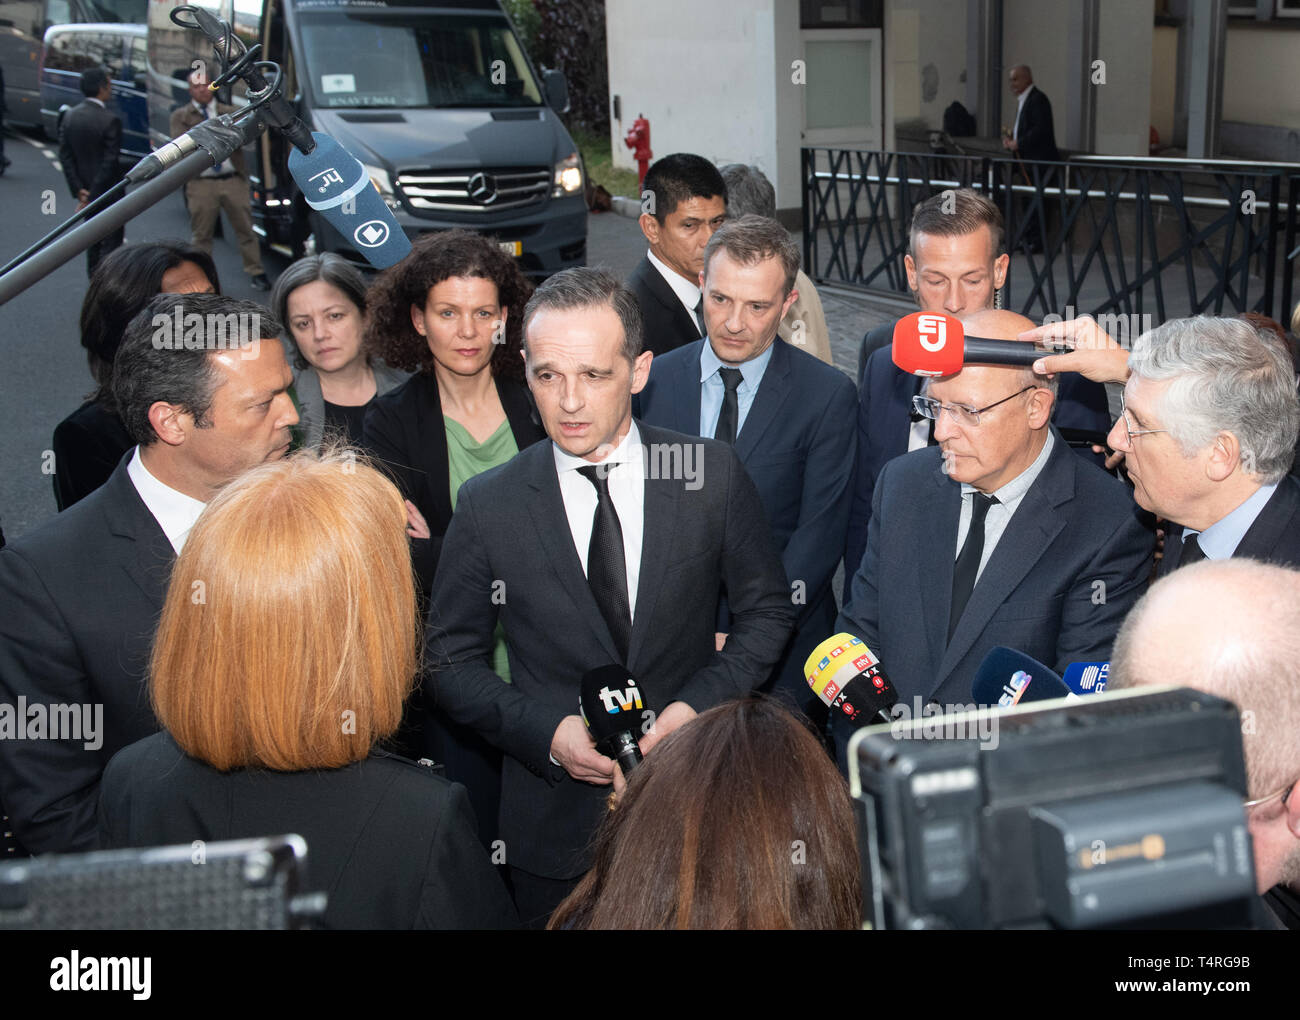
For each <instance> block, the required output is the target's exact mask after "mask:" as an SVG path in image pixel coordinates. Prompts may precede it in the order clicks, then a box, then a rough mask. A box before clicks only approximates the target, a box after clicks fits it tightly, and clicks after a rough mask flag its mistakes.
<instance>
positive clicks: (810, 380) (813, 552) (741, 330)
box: [638, 216, 857, 714]
mask: <svg viewBox="0 0 1300 1020" xmlns="http://www.w3.org/2000/svg"><path fill="white" fill-rule="evenodd" d="M798 269H799V248H798V246H797V245H796V244H795V243H794V242H793V241H792V240H791V239H790V235H789V234H788V233H786V231H785V229H784V228H783V227H782V226H781V225H780V224H779V223H777V222H776V221H775V220H770V219H765V218H763V217H760V216H745V217H743V218H742V219H739V220H733V221H729V222H727V223H725V224H723V226H722V227H721V228H719V230H718V231H717V233H715V234H714V235H713V237H712V238H711V239H710V240H709V244H708V247H707V248H706V249H705V252H704V272H703V273H702V274H701V280H700V283H701V287H702V288H703V291H704V318H705V323H706V324H707V326H708V338H707V339H706V340H697V341H695V342H694V343H692V344H688V345H687V346H685V347H679V348H678V349H677V350H675V351H671V352H669V353H668V354H665V355H663V356H662V357H659V358H655V360H654V363H653V364H652V365H651V366H650V379H649V381H648V382H647V383H646V387H645V389H644V390H642V391H641V393H640V394H639V396H638V400H639V404H640V409H641V414H640V420H641V421H643V422H645V423H646V424H647V425H659V426H662V427H664V428H670V429H673V430H674V431H676V432H685V433H688V434H693V435H701V436H712V437H713V438H715V439H721V440H723V441H724V442H727V443H730V444H731V445H733V446H734V447H735V450H736V455H737V456H738V457H739V458H740V460H741V463H743V464H744V465H745V470H746V471H747V472H748V473H749V476H750V478H752V479H753V481H754V485H755V486H756V487H757V489H758V494H759V498H760V499H761V500H762V502H763V509H764V510H765V511H766V513H767V518H768V521H769V523H770V524H771V526H772V533H773V537H774V538H775V539H776V544H777V547H778V548H779V549H780V551H781V558H782V564H783V565H784V567H785V574H786V580H787V581H788V582H789V584H790V592H791V600H792V601H793V603H794V606H795V610H796V612H797V613H798V614H799V615H798V621H797V623H796V626H795V633H794V636H793V638H792V639H791V642H790V645H789V646H788V647H787V649H786V652H785V654H784V655H783V656H782V659H781V662H780V663H778V665H777V668H776V670H775V671H774V672H773V676H772V679H771V680H770V681H769V685H774V689H775V690H777V691H779V692H780V693H781V695H782V696H783V697H786V698H788V699H789V700H791V701H792V702H793V704H794V705H796V706H797V707H799V708H801V709H802V710H803V711H804V712H806V713H810V714H811V713H813V712H815V711H816V708H817V705H816V702H817V698H816V695H814V694H813V693H812V691H811V689H810V688H809V686H808V683H807V680H806V679H805V678H804V675H803V664H804V661H805V660H806V659H807V657H808V655H809V654H810V653H811V652H812V650H813V648H814V647H816V645H817V644H818V642H820V641H822V640H824V639H825V638H826V636H827V635H828V634H830V633H831V628H832V626H833V625H834V623H835V615H836V612H837V606H836V604H835V593H834V592H833V591H832V589H831V580H832V578H833V577H834V576H835V570H836V568H837V567H838V566H839V562H840V557H841V554H842V550H843V548H844V532H845V529H846V527H847V526H848V512H849V499H850V495H851V492H850V489H851V486H850V480H851V478H852V474H853V453H854V443H855V431H856V430H855V425H854V419H853V407H854V403H855V401H856V399H857V394H856V393H855V391H854V389H853V383H852V382H850V381H849V379H848V378H847V377H846V376H845V375H844V373H843V372H841V371H840V370H839V369H837V368H832V367H831V366H830V365H826V364H824V363H823V362H821V361H819V360H817V358H815V357H813V356H812V355H811V354H808V353H806V352H804V351H801V350H798V349H796V348H794V347H791V346H790V345H789V344H784V343H776V339H777V331H778V327H779V326H780V323H781V320H782V317H783V316H784V315H785V313H786V311H787V310H788V309H789V307H790V306H791V304H792V303H793V302H794V301H795V300H796V298H797V297H798V291H797V290H796V289H795V287H794V281H795V276H796V273H797V272H798ZM729 630H730V621H729V614H728V613H727V610H726V607H725V606H724V607H723V609H722V611H721V613H720V619H719V621H718V631H719V639H721V638H723V637H724V636H725V634H726V633H727V632H728V631H729Z"/></svg>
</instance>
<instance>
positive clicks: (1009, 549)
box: [934, 437, 1075, 690]
mask: <svg viewBox="0 0 1300 1020" xmlns="http://www.w3.org/2000/svg"><path fill="white" fill-rule="evenodd" d="M1067 456H1068V457H1073V456H1075V454H1073V453H1071V452H1070V450H1069V448H1068V447H1067V446H1066V445H1065V443H1064V441H1062V440H1061V439H1060V437H1057V439H1056V447H1055V449H1053V450H1052V454H1051V456H1050V457H1049V459H1048V462H1047V463H1046V464H1045V465H1044V466H1043V471H1042V474H1041V475H1039V477H1038V478H1037V479H1036V480H1035V481H1034V484H1033V485H1032V486H1030V488H1029V491H1028V492H1026V493H1025V495H1024V498H1023V499H1022V500H1021V501H1020V505H1019V506H1018V507H1017V508H1016V512H1015V514H1014V515H1012V518H1011V520H1010V522H1009V523H1008V524H1007V527H1006V530H1004V531H1003V532H1002V537H1001V538H1000V539H998V544H997V548H996V549H994V550H993V555H992V556H990V557H989V561H988V563H987V564H986V565H985V567H984V570H983V572H982V573H981V574H980V578H979V580H978V581H977V582H976V583H975V589H974V591H972V592H971V597H970V602H968V603H967V605H966V611H965V612H964V613H963V614H962V618H961V622H960V623H959V624H958V625H957V629H956V631H954V632H953V635H952V641H951V642H949V644H948V648H947V650H946V651H945V652H944V654H943V659H942V660H941V662H940V664H939V672H938V676H937V677H936V678H935V684H934V689H935V690H937V689H938V688H939V687H940V686H942V685H943V683H944V681H946V680H947V679H948V676H949V674H951V673H952V671H953V669H954V668H956V666H957V664H958V663H959V662H961V660H962V658H963V657H964V656H965V655H966V653H967V652H969V651H970V649H971V646H972V645H974V643H975V641H976V639H977V638H978V637H979V636H980V635H981V634H983V633H984V630H985V628H986V627H987V626H988V624H989V621H990V620H991V619H992V618H993V614H994V613H996V612H997V610H998V607H999V606H1001V605H1002V603H1004V602H1005V601H1006V600H1007V597H1008V596H1009V595H1010V594H1011V593H1012V592H1013V591H1015V590H1016V587H1017V585H1019V584H1020V582H1021V581H1023V580H1024V579H1025V575H1026V574H1028V573H1029V572H1030V570H1032V569H1033V568H1034V565H1035V564H1036V563H1037V562H1038V560H1039V558H1040V557H1041V556H1042V554H1043V552H1044V550H1046V549H1047V547H1048V546H1049V545H1051V543H1052V541H1053V540H1054V539H1055V538H1056V536H1057V535H1059V534H1060V533H1061V531H1062V530H1063V529H1064V528H1065V518H1064V516H1063V515H1061V514H1058V513H1056V512H1055V507H1056V506H1058V505H1059V504H1060V503H1062V502H1064V501H1066V500H1068V499H1069V498H1070V497H1071V496H1072V495H1073V494H1074V472H1073V465H1072V464H1070V463H1069V462H1068V461H1067V460H1066V459H1065V457H1067ZM952 534H954V535H955V534H956V526H955V525H954V527H953V531H952ZM948 576H949V579H950V581H949V584H948V588H947V591H948V592H951V591H952V584H951V577H952V570H951V569H950V570H949V572H948Z"/></svg>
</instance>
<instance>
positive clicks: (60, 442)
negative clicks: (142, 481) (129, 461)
mask: <svg viewBox="0 0 1300 1020" xmlns="http://www.w3.org/2000/svg"><path fill="white" fill-rule="evenodd" d="M134 446H135V440H134V439H132V438H131V434H130V433H129V432H127V430H126V426H125V425H123V424H122V417H121V415H119V414H118V413H117V412H116V411H110V410H108V409H107V408H106V407H105V406H104V405H103V404H101V403H99V402H98V401H96V400H87V401H86V402H85V403H84V404H82V405H81V406H80V407H79V408H77V409H76V410H75V411H73V412H72V413H71V414H70V415H68V416H67V417H66V418H64V419H63V421H61V422H59V424H57V425H56V426H54V441H53V443H52V444H51V446H50V448H51V449H52V450H53V451H54V503H55V505H56V506H57V507H58V508H59V509H60V510H66V509H68V507H70V506H72V504H73V503H77V502H80V501H81V500H83V499H85V498H86V497H87V496H89V495H90V494H91V493H92V492H94V491H95V490H96V489H98V488H99V487H100V486H101V485H103V484H104V483H105V482H106V481H108V479H109V478H110V477H111V476H112V474H113V472H114V471H115V470H117V465H118V464H120V463H121V462H122V457H123V456H124V455H125V454H126V452H127V451H128V450H130V449H131V448H132V447H134Z"/></svg>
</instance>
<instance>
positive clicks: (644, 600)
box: [593, 359, 699, 669]
mask: <svg viewBox="0 0 1300 1020" xmlns="http://www.w3.org/2000/svg"><path fill="white" fill-rule="evenodd" d="M688 360H689V359H688ZM696 390H697V391H698V390H699V386H698V385H697V386H696ZM697 420H698V414H697ZM640 428H641V441H642V442H643V443H645V444H647V445H648V444H651V443H653V442H655V441H656V440H654V439H652V438H650V436H649V435H648V434H647V431H646V427H645V426H644V425H641V426H640ZM681 494H682V484H681V482H680V480H678V479H672V478H646V480H645V513H644V516H643V525H642V534H641V577H640V580H639V581H638V582H637V587H636V613H635V615H634V616H633V618H632V636H631V638H630V639H629V641H628V649H627V665H628V668H629V669H631V668H633V665H634V664H635V663H636V662H637V657H638V655H639V654H640V651H641V647H642V645H644V644H645V642H646V640H647V637H648V633H649V630H650V623H651V621H652V620H653V619H654V610H655V604H656V602H657V601H658V599H659V591H660V589H661V588H662V587H663V578H664V571H665V570H667V568H668V561H669V560H670V559H671V558H672V557H671V553H672V544H673V538H674V536H675V535H676V531H677V511H678V507H679V506H680V504H681ZM593 604H594V603H593Z"/></svg>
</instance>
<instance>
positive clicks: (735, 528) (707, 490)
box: [426, 269, 794, 926]
mask: <svg viewBox="0 0 1300 1020" xmlns="http://www.w3.org/2000/svg"><path fill="white" fill-rule="evenodd" d="M523 330H524V363H525V366H526V375H527V379H528V386H529V389H530V390H531V391H532V393H533V396H534V397H535V399H536V401H537V408H538V411H539V412H540V414H541V419H542V424H543V426H544V427H545V429H546V432H547V434H548V435H549V436H550V438H551V442H549V443H536V444H534V445H533V446H531V447H529V448H528V449H527V450H524V451H523V452H522V453H520V454H519V455H518V456H516V457H515V458H514V459H513V460H512V461H510V462H509V463H507V464H504V465H502V466H501V467H498V468H495V469H493V470H491V471H486V472H484V473H483V474H480V475H478V476H477V477H475V478H472V479H471V480H470V481H468V482H466V483H465V485H464V486H462V488H461V490H460V494H459V496H458V497H457V503H456V513H455V515H454V516H453V517H452V520H451V525H450V527H449V528H448V530H447V534H446V537H445V538H444V539H443V546H442V556H441V559H440V560H439V563H438V573H437V576H436V578H435V579H434V585H433V590H432V593H431V596H430V606H429V621H428V628H427V630H426V649H427V661H428V663H429V665H430V666H431V667H432V673H431V675H430V676H429V677H428V679H427V680H426V691H428V693H429V694H430V696H431V698H432V700H433V701H434V703H435V704H436V705H437V706H438V707H440V708H442V709H443V710H444V711H446V712H447V714H448V715H450V716H451V717H452V718H453V719H455V720H456V721H457V722H460V723H463V724H465V725H468V726H473V727H474V728H475V729H477V730H478V731H479V732H480V733H481V734H482V735H483V736H484V738H485V739H487V740H489V741H490V742H492V743H494V744H496V745H497V746H498V747H500V748H501V749H502V750H503V751H504V752H505V761H504V764H503V769H502V783H501V816H500V830H499V831H500V838H501V840H502V841H504V849H505V853H506V862H507V865H508V867H509V869H510V879H511V884H512V886H513V888H514V893H515V903H516V905H517V906H518V908H519V913H520V917H521V919H522V920H523V921H524V923H525V924H530V925H534V926H541V925H544V924H545V922H546V918H547V917H548V916H549V915H550V913H551V911H552V910H553V909H554V908H555V907H556V906H557V905H558V904H559V902H560V901H561V900H562V899H564V897H565V896H567V895H568V894H569V892H571V891H572V889H573V887H574V886H575V885H576V884H577V880H578V878H580V877H581V875H582V874H583V872H584V871H586V870H587V868H588V866H589V863H590V862H589V860H588V858H587V853H588V844H589V843H590V839H591V836H592V834H593V832H594V831H595V828H596V825H597V823H598V822H599V821H600V819H601V817H602V816H603V814H604V812H605V810H606V798H607V794H608V788H609V784H610V783H611V781H612V780H613V777H614V769H615V764H614V761H613V759H612V758H610V757H607V756H606V755H605V754H602V753H600V751H598V750H597V747H596V742H595V741H594V740H593V738H592V736H591V734H590V733H589V732H588V729H587V727H586V725H584V723H583V721H582V717H581V715H579V694H580V691H581V688H582V682H583V679H584V677H586V676H587V675H588V674H590V673H591V671H592V670H596V669H599V668H601V667H602V666H605V665H607V664H617V665H619V666H621V667H623V670H625V671H626V672H620V671H619V670H618V669H617V668H615V669H614V674H616V675H618V676H632V677H635V678H636V685H637V687H638V688H639V689H640V690H642V691H643V692H644V694H643V695H642V697H643V699H644V701H645V703H646V705H647V706H648V707H650V708H653V709H657V714H656V715H654V716H653V717H649V716H644V717H642V719H641V722H642V725H641V727H640V730H641V732H640V734H638V736H639V743H640V749H641V751H642V752H643V753H645V754H649V753H651V751H652V749H653V747H654V745H655V743H656V742H657V741H659V740H661V739H662V738H663V737H664V736H665V735H666V734H667V733H669V732H671V731H672V730H673V729H675V728H676V727H677V726H680V725H681V724H682V723H684V722H686V721H688V720H689V719H691V718H692V717H693V716H694V715H695V714H696V713H697V712H702V711H704V710H705V709H707V708H712V707H713V706H714V705H717V704H719V703H721V702H723V701H726V700H728V699H731V698H735V697H739V696H741V695H744V694H747V693H749V691H750V690H752V689H753V688H754V687H756V686H757V685H758V684H759V683H761V682H762V681H763V679H764V678H765V677H766V676H767V675H768V673H770V672H771V669H772V666H773V665H774V664H775V663H776V661H777V659H778V657H779V656H780V655H781V652H782V649H783V648H784V647H785V644H786V640H787V638H788V637H789V634H790V628H791V626H792V624H793V616H794V610H793V608H792V606H791V604H790V597H789V592H788V589H787V588H786V580H785V572H784V570H783V569H782V567H781V560H780V558H779V557H778V555H777V552H776V548H775V545H774V543H773V540H772V535H771V531H770V529H769V528H768V525H767V520H766V518H765V517H764V515H763V509H762V505H761V504H760V502H759V497H758V493H757V491H756V490H755V488H754V484H753V482H751V481H750V479H749V476H748V475H747V474H746V473H745V469H744V468H743V466H742V465H741V463H740V461H739V459H737V457H736V455H735V453H734V452H733V451H732V449H731V447H729V446H728V445H727V444H725V443H722V442H719V441H715V440H712V439H700V438H698V437H690V436H685V435H682V434H680V433H676V432H669V431H666V430H664V429H657V428H652V427H650V426H649V425H644V424H639V423H638V422H636V421H635V420H633V418H632V395H633V394H634V393H637V392H639V391H640V390H641V388H642V387H643V386H644V385H645V381H646V376H647V374H648V372H649V369H650V360H651V358H652V357H653V355H652V354H651V353H650V352H648V351H644V352H643V351H642V349H641V340H642V337H641V314H640V311H639V309H638V308H637V304H636V299H635V297H633V295H632V293H631V291H629V290H628V289H627V288H626V287H624V286H623V285H622V284H621V283H619V282H618V281H617V280H615V279H614V278H613V277H611V276H610V275H609V274H607V273H603V272H600V271H598V270H592V269H569V270H565V271H564V272H561V273H557V274H556V275H555V276H552V277H551V278H550V279H549V280H547V281H546V282H545V283H544V284H542V285H541V286H540V287H538V289H537V291H536V292H535V293H534V294H533V297H532V299H531V300H530V301H529V302H528V305H527V306H526V308H525V309H524V319H523ZM687 465H689V466H690V470H689V471H686V470H685V468H686V466H687ZM724 586H725V589H726V592H727V596H728V600H729V603H730V606H731V613H732V628H731V633H730V635H729V637H728V639H727V642H726V646H725V647H724V648H723V649H722V651H720V652H719V651H717V650H716V646H715V642H714V625H715V619H716V611H717V606H718V596H719V593H720V592H721V591H722V589H723V587H724ZM498 621H500V623H501V625H502V628H503V629H504V631H505V637H506V646H507V653H508V655H509V659H510V675H511V683H509V684H505V683H502V682H501V680H500V679H499V678H498V677H497V675H496V674H495V673H494V672H493V671H492V669H491V652H492V647H493V643H494V631H495V629H496V625H497V622H498ZM614 686H620V685H619V684H615V685H614ZM626 697H630V695H628V696H625V698H624V699H623V700H626ZM610 699H611V701H610V704H611V705H612V704H613V701H612V699H613V690H612V688H611V693H610ZM597 703H599V702H597ZM609 707H610V706H606V710H607V709H608V708H609Z"/></svg>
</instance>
